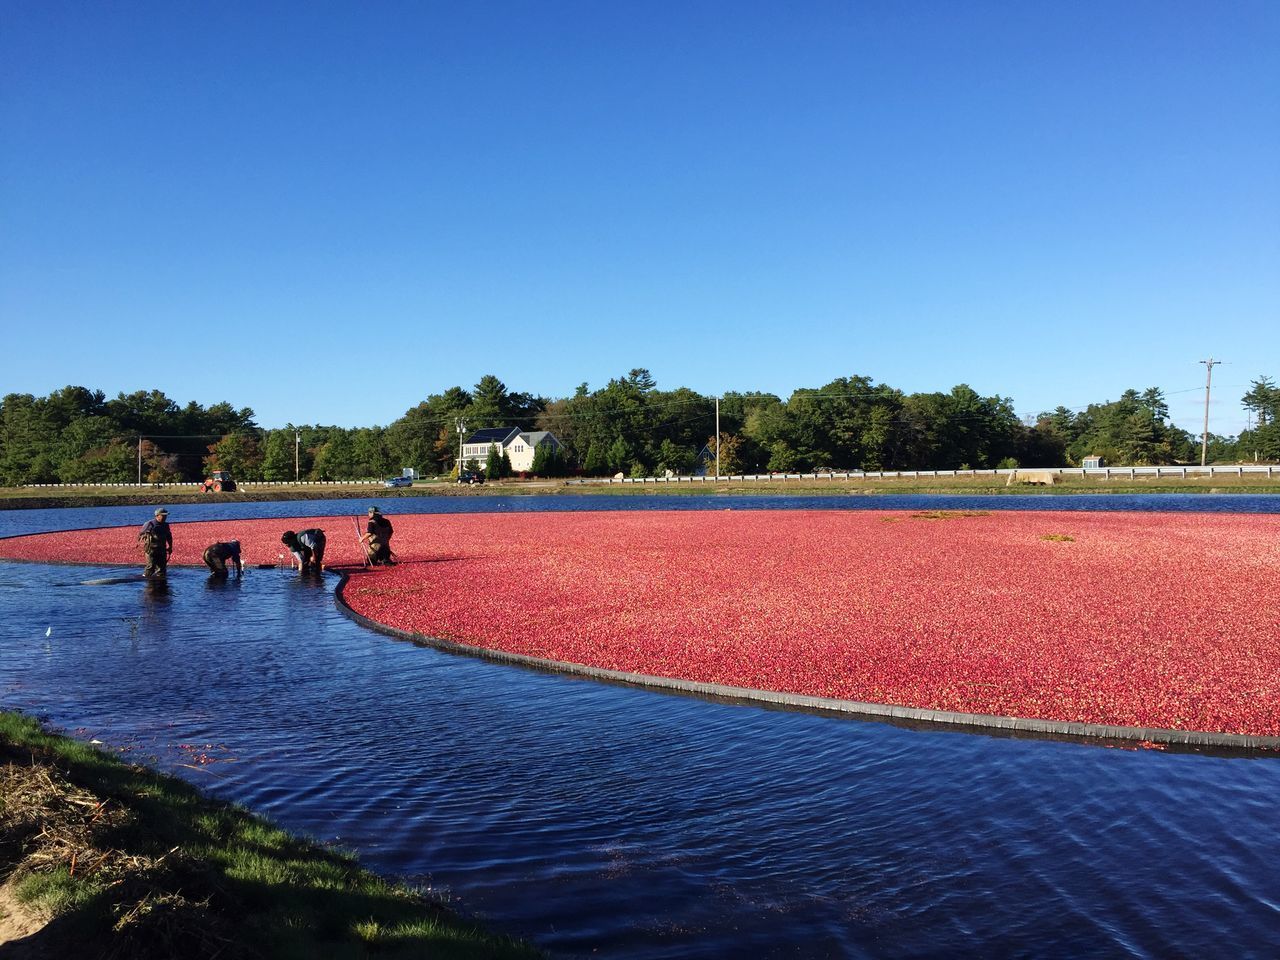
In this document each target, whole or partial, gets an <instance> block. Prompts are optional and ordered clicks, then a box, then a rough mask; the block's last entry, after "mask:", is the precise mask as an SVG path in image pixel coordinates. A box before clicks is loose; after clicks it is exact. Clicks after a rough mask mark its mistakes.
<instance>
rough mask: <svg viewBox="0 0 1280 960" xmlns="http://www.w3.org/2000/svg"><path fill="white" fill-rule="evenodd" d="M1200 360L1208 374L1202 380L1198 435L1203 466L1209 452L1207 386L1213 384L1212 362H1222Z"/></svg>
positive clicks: (1211, 358) (1211, 359)
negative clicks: (1201, 419) (1201, 428)
mask: <svg viewBox="0 0 1280 960" xmlns="http://www.w3.org/2000/svg"><path fill="white" fill-rule="evenodd" d="M1200 362H1201V363H1203V364H1204V365H1205V368H1206V369H1207V370H1208V376H1207V377H1206V378H1205V381H1204V433H1202V434H1201V435H1200V466H1202V467H1203V466H1204V463H1205V459H1206V457H1207V456H1208V454H1209V388H1210V387H1212V386H1213V367H1214V364H1217V363H1222V361H1221V360H1215V359H1213V357H1210V358H1209V359H1208V360H1201V361H1200Z"/></svg>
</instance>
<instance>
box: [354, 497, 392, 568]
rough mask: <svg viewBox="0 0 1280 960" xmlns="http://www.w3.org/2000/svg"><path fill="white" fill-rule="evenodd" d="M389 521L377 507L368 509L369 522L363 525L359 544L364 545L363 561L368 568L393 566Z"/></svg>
mask: <svg viewBox="0 0 1280 960" xmlns="http://www.w3.org/2000/svg"><path fill="white" fill-rule="evenodd" d="M393 532H394V531H393V530H392V528H391V521H390V520H388V519H387V518H386V517H384V516H383V515H382V511H381V510H379V509H378V508H377V507H370V508H369V522H368V523H366V524H365V533H364V536H362V537H361V538H360V542H361V543H362V544H363V545H364V552H365V559H367V560H368V562H369V564H370V566H374V567H379V566H392V565H394V564H395V562H396V561H395V553H394V552H393V551H392V550H391V534H392V533H393Z"/></svg>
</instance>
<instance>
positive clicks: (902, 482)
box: [561, 474, 1280, 497]
mask: <svg viewBox="0 0 1280 960" xmlns="http://www.w3.org/2000/svg"><path fill="white" fill-rule="evenodd" d="M561 492H564V493H583V494H591V493H595V494H600V493H605V494H612V495H615V496H627V495H634V496H653V495H654V494H659V495H666V494H670V495H676V494H680V495H685V494H691V495H694V496H699V495H714V494H726V493H728V494H742V495H753V494H754V495H757V496H788V495H803V496H809V497H811V496H817V495H824V494H825V495H832V496H875V495H877V494H952V495H956V494H960V495H966V496H973V495H990V496H1007V495H1009V494H1022V495H1026V494H1042V495H1044V496H1050V497H1051V496H1063V495H1071V494H1081V493H1089V494H1108V493H1128V494H1143V493H1280V476H1276V477H1272V478H1268V477H1267V476H1266V475H1265V474H1245V475H1244V476H1228V475H1225V474H1219V475H1218V476H1215V477H1212V478H1210V477H1207V476H1206V477H1196V476H1189V477H1187V478H1185V479H1183V478H1181V477H1160V478H1156V477H1154V476H1137V477H1132V478H1130V477H1117V476H1112V477H1111V478H1109V479H1105V478H1103V477H1097V476H1087V477H1082V476H1064V477H1059V478H1057V480H1056V482H1055V483H1054V485H1053V486H1052V487H1041V486H1029V485H1026V484H1015V485H1013V486H1007V485H1006V480H1005V477H1004V476H998V477H992V476H985V477H984V476H977V477H974V476H944V477H857V478H852V479H848V480H846V479H844V478H838V479H834V480H828V479H825V478H823V479H817V480H815V479H812V478H805V479H801V480H785V481H783V480H749V481H748V480H719V481H715V482H713V481H710V480H708V481H706V482H694V483H687V482H686V483H646V484H640V483H636V484H630V483H628V484H619V483H612V484H594V483H592V484H582V485H580V486H579V485H573V486H570V487H566V488H564V489H563V490H562V491H561Z"/></svg>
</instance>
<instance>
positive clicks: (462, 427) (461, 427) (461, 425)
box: [458, 417, 467, 480]
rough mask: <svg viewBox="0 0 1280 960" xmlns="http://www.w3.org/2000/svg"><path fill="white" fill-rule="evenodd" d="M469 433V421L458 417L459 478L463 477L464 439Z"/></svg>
mask: <svg viewBox="0 0 1280 960" xmlns="http://www.w3.org/2000/svg"><path fill="white" fill-rule="evenodd" d="M466 435H467V421H465V420H463V419H462V418H461V417H459V418H458V479H459V480H461V479H462V440H463V438H464V437H465V436H466Z"/></svg>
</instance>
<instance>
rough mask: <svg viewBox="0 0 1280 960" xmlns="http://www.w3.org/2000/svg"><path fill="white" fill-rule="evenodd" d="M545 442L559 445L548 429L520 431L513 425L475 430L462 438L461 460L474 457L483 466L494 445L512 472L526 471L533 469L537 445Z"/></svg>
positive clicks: (554, 447)
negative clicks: (504, 456)
mask: <svg viewBox="0 0 1280 960" xmlns="http://www.w3.org/2000/svg"><path fill="white" fill-rule="evenodd" d="M547 443H549V444H551V446H552V448H553V449H556V450H559V449H560V441H559V440H557V439H556V436H555V434H554V433H552V432H551V431H549V430H528V431H521V430H519V429H517V428H516V427H492V428H488V429H485V430H477V431H476V432H475V433H473V434H471V436H469V437H467V438H466V440H464V441H463V442H462V462H463V463H464V464H465V463H466V462H467V461H468V460H475V461H476V463H478V464H479V465H480V467H481V468H483V467H484V465H485V462H486V461H487V460H488V458H489V448H490V447H495V446H496V447H497V448H498V451H499V452H500V453H505V454H506V455H507V457H508V458H509V459H510V460H511V469H512V470H513V471H514V472H516V473H528V472H529V471H530V470H532V469H533V457H534V454H535V453H537V451H538V447H540V446H542V445H543V444H547Z"/></svg>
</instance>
